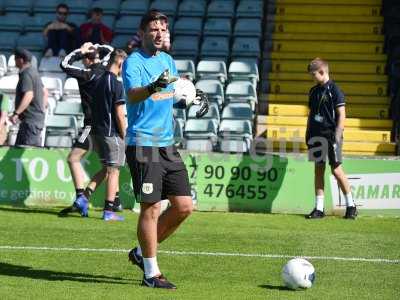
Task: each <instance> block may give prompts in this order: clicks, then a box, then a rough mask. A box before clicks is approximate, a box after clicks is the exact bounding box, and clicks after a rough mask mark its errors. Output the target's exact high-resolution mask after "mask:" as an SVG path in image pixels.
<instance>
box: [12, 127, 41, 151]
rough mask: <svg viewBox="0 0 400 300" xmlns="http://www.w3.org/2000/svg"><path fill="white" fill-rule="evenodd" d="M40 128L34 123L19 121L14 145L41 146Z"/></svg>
mask: <svg viewBox="0 0 400 300" xmlns="http://www.w3.org/2000/svg"><path fill="white" fill-rule="evenodd" d="M42 129H43V128H40V127H38V126H36V125H35V124H31V123H26V122H21V123H20V124H19V129H18V134H17V139H16V141H15V146H36V147H41V146H42Z"/></svg>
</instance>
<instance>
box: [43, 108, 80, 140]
mask: <svg viewBox="0 0 400 300" xmlns="http://www.w3.org/2000/svg"><path fill="white" fill-rule="evenodd" d="M45 126H46V136H45V146H46V147H71V146H72V141H73V139H74V138H75V137H76V136H77V134H78V125H77V120H76V118H75V117H73V116H65V115H48V116H47V118H46V122H45Z"/></svg>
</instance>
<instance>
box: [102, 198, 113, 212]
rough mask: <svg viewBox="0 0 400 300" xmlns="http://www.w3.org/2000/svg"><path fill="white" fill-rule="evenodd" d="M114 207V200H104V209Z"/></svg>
mask: <svg viewBox="0 0 400 300" xmlns="http://www.w3.org/2000/svg"><path fill="white" fill-rule="evenodd" d="M113 208H114V202H113V201H109V200H105V201H104V210H110V211H112V210H113Z"/></svg>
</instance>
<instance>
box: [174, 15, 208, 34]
mask: <svg viewBox="0 0 400 300" xmlns="http://www.w3.org/2000/svg"><path fill="white" fill-rule="evenodd" d="M202 27H203V20H202V18H193V17H190V18H179V19H178V20H176V22H175V26H174V34H175V35H197V36H200V35H201V32H202Z"/></svg>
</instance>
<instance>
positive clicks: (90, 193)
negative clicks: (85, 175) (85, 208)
mask: <svg viewBox="0 0 400 300" xmlns="http://www.w3.org/2000/svg"><path fill="white" fill-rule="evenodd" d="M93 192H94V191H93V190H92V189H91V188H90V187H87V188H86V189H85V195H86V197H87V198H88V200H89V198H90V197H91V196H92V194H93Z"/></svg>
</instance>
